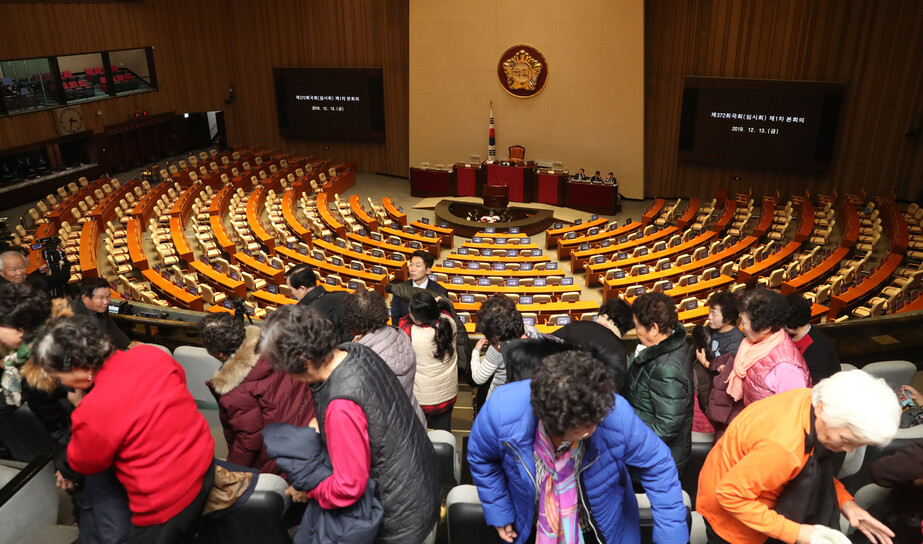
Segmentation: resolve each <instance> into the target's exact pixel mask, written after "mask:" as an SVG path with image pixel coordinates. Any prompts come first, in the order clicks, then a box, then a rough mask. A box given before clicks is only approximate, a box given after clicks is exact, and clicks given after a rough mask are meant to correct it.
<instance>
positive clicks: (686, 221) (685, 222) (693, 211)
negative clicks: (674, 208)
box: [676, 198, 701, 230]
mask: <svg viewBox="0 0 923 544" xmlns="http://www.w3.org/2000/svg"><path fill="white" fill-rule="evenodd" d="M700 205H701V201H700V200H699V199H698V198H692V199H690V200H689V205H688V206H686V211H685V213H683V215H682V217H680V218H679V219H677V220H676V226H677V227H679V229H680V230H682V229H684V228H686V227H687V226H689V225H691V224H692V222H693V221H695V218H696V216H697V215H698V214H699V206H700Z"/></svg>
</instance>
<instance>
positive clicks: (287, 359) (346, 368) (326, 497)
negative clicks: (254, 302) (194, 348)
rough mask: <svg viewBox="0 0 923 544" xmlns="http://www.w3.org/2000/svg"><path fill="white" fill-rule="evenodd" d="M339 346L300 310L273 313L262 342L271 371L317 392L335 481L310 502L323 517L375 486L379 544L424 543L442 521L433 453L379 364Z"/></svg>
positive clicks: (355, 347)
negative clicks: (372, 481) (380, 512)
mask: <svg viewBox="0 0 923 544" xmlns="http://www.w3.org/2000/svg"><path fill="white" fill-rule="evenodd" d="M338 344H339V339H338V336H337V334H336V333H335V331H334V328H333V324H331V323H330V321H328V320H327V319H326V318H324V317H323V316H322V315H321V314H319V313H317V311H315V310H313V309H311V308H308V307H303V306H296V305H290V306H284V307H282V308H279V309H278V310H276V311H275V312H273V313H272V315H270V316H269V318H268V319H267V320H266V325H265V326H264V327H263V334H262V337H261V339H260V347H259V350H260V354H261V355H262V356H263V357H265V358H266V359H267V360H268V361H269V362H270V364H271V365H272V366H274V367H275V368H276V369H277V370H281V371H283V372H285V373H286V374H288V375H290V376H292V377H293V378H294V379H296V380H299V381H302V382H306V383H309V384H311V390H312V392H313V396H314V407H315V412H316V414H317V423H318V426H319V429H320V431H319V433H320V439H321V441H322V443H323V444H324V446H325V447H326V449H327V452H328V453H329V455H330V461H331V465H332V467H333V474H332V475H331V476H330V477H328V478H326V479H324V480H323V481H321V482H320V483H319V484H318V485H317V487H315V488H314V489H312V490H310V491H309V492H308V493H307V497H308V498H310V499H314V500H316V501H317V504H318V505H320V506H321V508H324V509H335V508H343V507H347V506H350V505H352V504H354V503H355V502H356V501H357V500H359V499H360V498H362V497H363V495H364V494H365V491H366V486H367V484H368V480H369V478H374V479H375V481H376V482H377V487H376V489H375V497H376V498H377V499H378V500H379V501H380V502H381V504H382V507H383V509H384V513H383V516H382V520H381V524H380V526H379V529H378V536H377V537H376V539H375V542H379V543H388V544H391V543H393V544H404V543H408V544H417V543H420V542H423V540H424V539H425V538H426V536H427V535H428V534H429V533H430V532H431V531H432V530H433V528H434V527H435V525H436V522H437V521H438V519H439V503H440V482H439V477H438V466H437V460H436V452H435V450H434V449H433V445H432V443H431V442H430V441H429V438H428V437H427V435H426V429H424V428H423V426H422V425H420V423H419V421H418V420H417V417H416V415H415V414H414V410H413V407H412V406H411V404H410V400H409V399H408V398H407V394H406V393H405V392H404V388H403V387H401V384H400V382H399V381H398V380H397V377H396V376H395V375H394V372H392V371H391V369H390V368H388V365H387V364H385V362H384V361H383V360H382V359H381V357H379V356H378V355H377V354H376V353H375V352H374V351H372V350H371V349H369V348H367V347H366V346H363V345H360V344H357V343H353V342H347V343H344V344H339V345H338ZM300 491H305V490H300Z"/></svg>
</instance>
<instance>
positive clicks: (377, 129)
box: [273, 67, 385, 141]
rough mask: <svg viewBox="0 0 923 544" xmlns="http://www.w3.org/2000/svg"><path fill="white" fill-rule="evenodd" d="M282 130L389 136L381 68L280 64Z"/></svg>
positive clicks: (307, 135) (289, 134)
mask: <svg viewBox="0 0 923 544" xmlns="http://www.w3.org/2000/svg"><path fill="white" fill-rule="evenodd" d="M273 80H274V82H275V91H276V113H277V115H278V121H279V133H280V134H282V136H284V137H286V138H294V139H300V140H321V141H332V140H337V141H383V140H384V139H385V93H384V83H383V78H382V70H381V68H380V67H379V68H326V67H324V68H321V67H275V68H273Z"/></svg>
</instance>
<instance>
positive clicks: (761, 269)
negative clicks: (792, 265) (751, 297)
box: [737, 212, 814, 287]
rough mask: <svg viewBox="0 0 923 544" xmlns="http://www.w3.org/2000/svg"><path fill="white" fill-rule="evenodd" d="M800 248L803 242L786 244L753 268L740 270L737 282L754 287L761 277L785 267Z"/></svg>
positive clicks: (812, 214) (812, 215)
mask: <svg viewBox="0 0 923 544" xmlns="http://www.w3.org/2000/svg"><path fill="white" fill-rule="evenodd" d="M811 217H814V212H811ZM800 248H801V242H796V241H791V242H789V243H787V244H785V245H784V246H782V249H780V250H779V251H777V252H775V253H774V254H772V255H771V256H769V257H767V258H765V259H763V260H762V261H759V262H757V263H754V264H753V266H748V267H746V268H741V269H740V270H738V271H737V281H738V282H740V283H746V284H747V286H749V287H753V286H754V285H755V284H756V281H757V279H758V278H759V277H760V276H763V275H765V274H767V273H769V272H772V271H773V270H775V269H776V268H779V267H781V266H784V264H785V263H786V262H787V261H788V260H789V259H791V257H792V255H794V254H795V252H796V251H798V250H799V249H800Z"/></svg>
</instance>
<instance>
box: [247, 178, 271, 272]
mask: <svg viewBox="0 0 923 544" xmlns="http://www.w3.org/2000/svg"><path fill="white" fill-rule="evenodd" d="M265 204H266V188H265V187H257V188H256V189H254V190H253V192H252V193H250V197H249V198H248V199H247V226H249V227H250V232H252V233H253V236H254V237H255V238H256V239H257V241H258V242H259V243H260V245H262V246H263V247H265V248H266V251H267V252H268V253H269V254H270V255H272V253H273V250H274V249H275V247H276V239H275V238H274V237H273V236H272V235H270V234H269V233H268V232H266V227H264V226H263V223H262V221H260V216H261V215H262V213H263V208H264V207H265Z"/></svg>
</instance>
